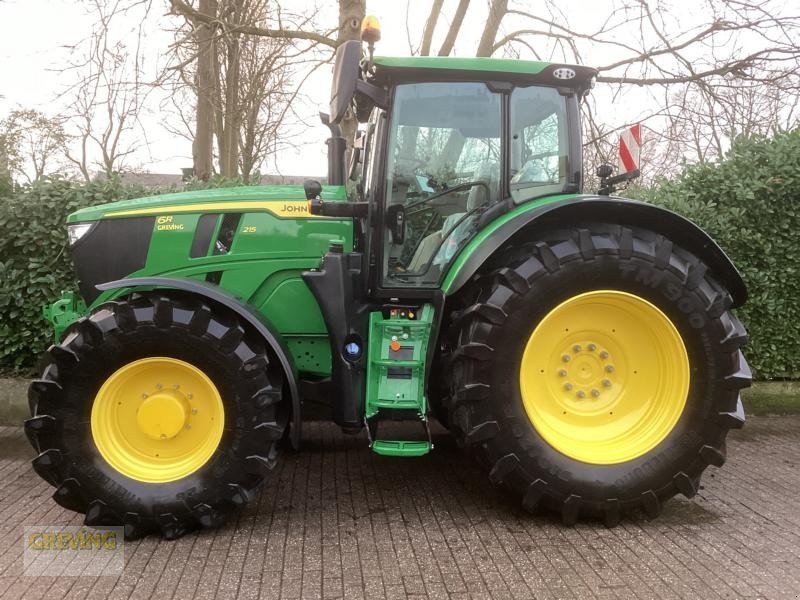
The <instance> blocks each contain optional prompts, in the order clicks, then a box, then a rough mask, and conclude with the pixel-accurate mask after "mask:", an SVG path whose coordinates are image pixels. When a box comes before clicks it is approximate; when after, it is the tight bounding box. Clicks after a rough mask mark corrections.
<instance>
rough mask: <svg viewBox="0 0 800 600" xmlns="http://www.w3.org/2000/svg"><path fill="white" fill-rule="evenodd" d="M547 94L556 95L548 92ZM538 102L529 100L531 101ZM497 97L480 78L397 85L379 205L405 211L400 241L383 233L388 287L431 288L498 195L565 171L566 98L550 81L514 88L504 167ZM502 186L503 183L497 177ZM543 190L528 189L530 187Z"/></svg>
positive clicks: (520, 193)
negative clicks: (546, 85) (506, 168)
mask: <svg viewBox="0 0 800 600" xmlns="http://www.w3.org/2000/svg"><path fill="white" fill-rule="evenodd" d="M550 92H552V93H553V94H550ZM534 104H535V106H534ZM502 105H503V96H502V94H501V93H499V92H493V91H492V90H490V89H489V87H488V86H487V85H486V84H485V83H483V82H456V83H454V82H448V83H443V82H438V83H414V84H406V85H400V86H398V87H397V88H396V90H395V95H394V102H393V106H392V114H391V117H390V125H389V126H390V131H389V140H388V146H387V176H386V194H385V199H386V200H385V202H386V207H385V208H386V210H387V212H388V209H389V207H391V206H392V205H397V204H400V205H402V206H403V208H404V210H405V223H406V229H405V239H404V240H403V242H402V243H393V242H392V240H391V238H390V236H386V238H385V241H384V251H383V273H384V277H383V282H384V285H385V286H387V287H405V286H433V285H436V284H438V282H439V280H440V279H441V277H442V276H443V274H444V273H445V272H446V268H447V266H448V265H449V264H450V262H451V261H452V259H453V258H455V256H456V254H457V253H458V251H459V250H460V249H461V248H462V247H463V245H464V244H465V243H466V242H467V241H469V239H470V238H472V236H473V235H474V234H475V233H476V225H477V221H478V217H479V216H480V215H481V214H482V213H483V212H484V211H485V210H486V209H487V208H488V207H490V206H491V205H492V204H494V203H496V202H498V201H499V200H501V199H502V198H501V189H503V188H504V187H505V188H506V189H508V190H509V192H510V193H511V196H512V198H513V199H515V200H517V199H527V198H530V197H531V195H532V194H533V195H542V194H543V193H549V188H551V187H553V186H559V185H563V181H564V180H565V177H566V149H567V147H568V144H567V139H566V118H565V111H566V104H565V101H564V98H563V97H561V96H560V95H559V94H558V92H557V91H556V90H555V89H551V88H517V89H515V90H514V91H513V92H512V93H511V98H510V106H511V111H510V112H511V115H510V130H511V137H512V139H511V140H510V144H509V147H510V156H509V161H508V163H509V170H510V173H508V174H504V173H503V168H502V165H503V163H504V157H503V156H502V154H503V150H502V148H503V144H502V142H501V138H502V130H503V127H502V119H503V110H502ZM504 179H505V181H507V182H508V183H507V186H503V185H501V183H502V182H503V180H504ZM537 187H538V188H542V189H540V190H538V191H533V192H531V189H532V188H537Z"/></svg>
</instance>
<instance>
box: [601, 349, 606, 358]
mask: <svg viewBox="0 0 800 600" xmlns="http://www.w3.org/2000/svg"><path fill="white" fill-rule="evenodd" d="M600 358H608V352H606V351H605V350H603V351H602V352H601V353H600Z"/></svg>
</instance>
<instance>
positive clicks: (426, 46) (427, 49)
mask: <svg viewBox="0 0 800 600" xmlns="http://www.w3.org/2000/svg"><path fill="white" fill-rule="evenodd" d="M443 4H444V0H433V4H432V5H431V12H430V14H429V15H428V20H427V21H425V29H424V30H423V32H422V45H421V46H420V49H419V53H420V55H422V56H428V55H429V54H430V53H431V42H432V41H433V32H434V30H435V29H436V22H437V21H438V20H439V15H440V14H441V13H442V5H443Z"/></svg>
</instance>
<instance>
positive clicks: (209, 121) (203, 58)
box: [192, 0, 217, 181]
mask: <svg viewBox="0 0 800 600" xmlns="http://www.w3.org/2000/svg"><path fill="white" fill-rule="evenodd" d="M198 8H199V11H200V12H201V13H203V14H207V15H213V16H216V14H217V0H200V4H199V7H198ZM196 27H197V29H196V31H197V34H196V35H197V48H198V54H197V76H196V80H195V83H196V87H197V112H196V119H195V120H196V123H195V136H194V142H193V143H192V161H193V166H194V175H195V177H197V178H198V179H201V180H203V181H208V179H209V177H211V172H212V158H213V152H212V150H213V144H214V89H215V87H216V80H217V77H216V73H215V70H214V54H215V52H216V49H215V44H214V28H213V26H212V25H208V24H196Z"/></svg>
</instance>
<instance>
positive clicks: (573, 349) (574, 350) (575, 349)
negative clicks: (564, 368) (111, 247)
mask: <svg viewBox="0 0 800 600" xmlns="http://www.w3.org/2000/svg"><path fill="white" fill-rule="evenodd" d="M572 351H573V352H580V351H581V345H580V344H575V345H574V346H573V347H572Z"/></svg>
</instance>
